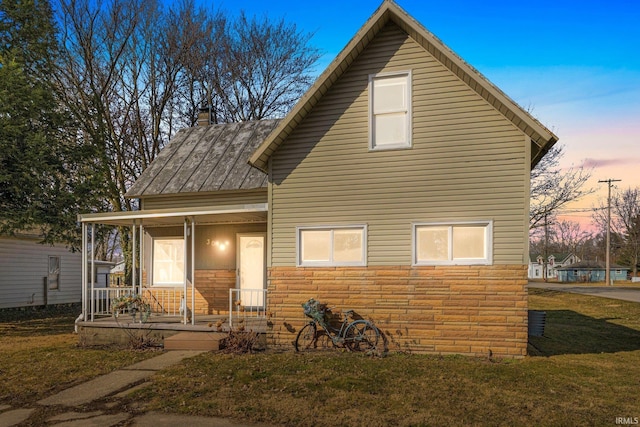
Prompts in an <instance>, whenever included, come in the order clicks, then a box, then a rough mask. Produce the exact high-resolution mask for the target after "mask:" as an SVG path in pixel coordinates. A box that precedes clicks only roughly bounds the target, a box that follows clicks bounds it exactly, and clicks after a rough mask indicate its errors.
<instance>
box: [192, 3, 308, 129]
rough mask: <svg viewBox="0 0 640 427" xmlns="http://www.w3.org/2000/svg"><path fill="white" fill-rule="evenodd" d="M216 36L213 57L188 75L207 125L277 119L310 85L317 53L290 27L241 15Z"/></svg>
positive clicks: (242, 13) (220, 28)
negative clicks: (207, 112)
mask: <svg viewBox="0 0 640 427" xmlns="http://www.w3.org/2000/svg"><path fill="white" fill-rule="evenodd" d="M220 23H221V22H220V21H218V24H220ZM216 31H217V32H219V33H221V39H220V40H221V44H220V45H219V46H217V47H214V49H215V50H214V52H215V53H216V55H209V56H208V58H207V60H206V61H205V62H204V63H201V64H200V67H199V70H194V76H197V77H199V81H198V82H197V83H198V84H199V88H200V89H201V93H202V94H203V95H204V98H203V99H202V104H204V105H207V106H209V107H211V120H212V122H214V123H229V122H238V121H247V120H260V119H263V118H273V117H283V116H284V115H285V114H286V113H287V112H288V111H289V110H290V109H291V107H292V106H293V105H294V104H295V103H296V102H297V101H298V99H299V98H300V96H302V94H303V93H304V92H305V91H306V90H307V88H308V87H309V86H310V85H311V83H312V82H313V79H314V75H313V66H314V64H315V63H316V62H317V60H318V58H319V57H320V52H319V50H318V49H316V48H314V47H311V46H310V45H309V40H310V39H311V37H312V34H305V33H302V32H300V31H298V30H297V28H296V26H295V25H293V24H287V23H286V22H285V21H284V20H280V21H278V22H275V23H274V22H271V21H270V20H269V19H268V17H266V16H265V17H263V18H256V17H254V18H252V19H249V18H248V17H247V16H246V14H245V13H244V12H241V13H240V15H239V16H238V17H237V18H236V19H235V20H233V21H225V22H224V24H223V25H218V27H217V28H216Z"/></svg>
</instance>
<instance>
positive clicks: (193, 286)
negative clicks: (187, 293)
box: [191, 216, 196, 325]
mask: <svg viewBox="0 0 640 427" xmlns="http://www.w3.org/2000/svg"><path fill="white" fill-rule="evenodd" d="M191 324H192V325H195V324H196V218H195V217H193V216H192V217H191Z"/></svg>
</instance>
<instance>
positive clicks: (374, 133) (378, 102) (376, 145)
mask: <svg viewBox="0 0 640 427" xmlns="http://www.w3.org/2000/svg"><path fill="white" fill-rule="evenodd" d="M409 147H411V72H410V71H404V72H397V73H384V74H375V75H371V76H369V149H371V150H391V149H398V148H409Z"/></svg>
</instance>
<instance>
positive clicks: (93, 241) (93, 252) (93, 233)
mask: <svg viewBox="0 0 640 427" xmlns="http://www.w3.org/2000/svg"><path fill="white" fill-rule="evenodd" d="M95 245H96V224H95V223H94V222H92V223H91V273H90V274H91V294H90V295H89V302H90V304H91V321H92V322H93V312H94V311H95V303H96V302H95V299H94V295H93V288H94V285H95V281H94V277H93V272H94V271H95V258H96V250H95Z"/></svg>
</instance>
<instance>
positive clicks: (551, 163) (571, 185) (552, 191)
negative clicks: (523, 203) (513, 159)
mask: <svg viewBox="0 0 640 427" xmlns="http://www.w3.org/2000/svg"><path fill="white" fill-rule="evenodd" d="M563 155H564V148H563V147H562V146H557V145H556V146H554V147H553V148H552V149H551V150H549V152H548V153H547V154H546V155H545V156H544V157H543V158H542V160H540V162H539V163H538V164H537V165H536V167H535V168H533V169H532V170H531V205H530V210H529V228H530V229H535V228H538V227H542V226H544V224H545V222H547V221H549V220H550V218H554V217H555V216H556V213H557V211H558V210H559V209H560V208H561V207H563V206H564V205H566V204H567V203H569V202H571V201H573V200H576V199H578V198H580V197H582V196H585V195H587V194H590V193H592V192H593V189H592V188H585V187H584V185H585V183H586V182H587V180H588V179H589V178H590V177H591V170H587V169H585V168H584V167H583V166H580V167H570V168H568V169H561V168H560V167H559V161H560V159H561V158H562V156H563Z"/></svg>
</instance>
